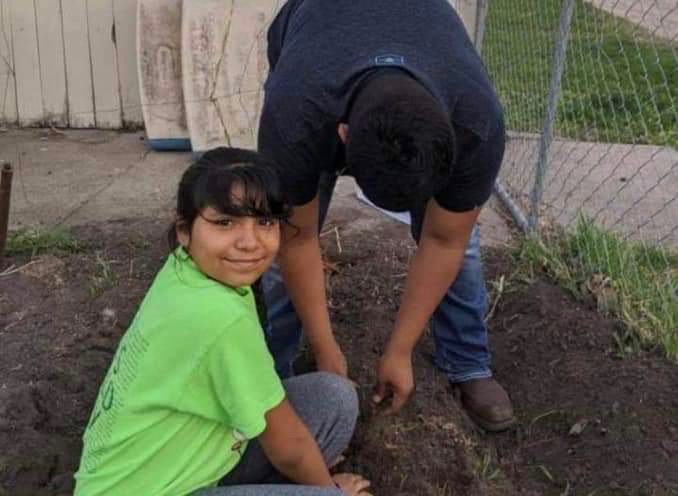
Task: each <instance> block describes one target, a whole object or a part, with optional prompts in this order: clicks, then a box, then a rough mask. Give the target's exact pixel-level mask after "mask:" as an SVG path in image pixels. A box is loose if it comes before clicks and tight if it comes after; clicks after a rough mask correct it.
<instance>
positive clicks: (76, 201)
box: [0, 129, 510, 246]
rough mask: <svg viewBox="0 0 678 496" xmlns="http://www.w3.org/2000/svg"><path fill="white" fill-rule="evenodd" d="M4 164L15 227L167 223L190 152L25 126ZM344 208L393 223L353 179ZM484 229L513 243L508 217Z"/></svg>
mask: <svg viewBox="0 0 678 496" xmlns="http://www.w3.org/2000/svg"><path fill="white" fill-rule="evenodd" d="M0 160H9V161H10V162H11V163H12V165H13V166H14V184H13V188H12V189H13V190H12V205H11V209H10V229H11V230H13V229H18V228H21V227H43V228H52V227H55V226H58V225H64V226H74V225H80V224H88V223H96V222H106V221H109V220H113V219H124V218H134V217H158V218H166V219H167V221H168V223H169V221H170V219H171V216H172V209H173V207H174V201H175V199H174V195H175V193H176V187H177V183H178V180H179V177H180V175H181V173H182V172H183V171H184V169H185V168H186V167H187V166H188V164H189V163H190V161H191V154H190V153H167V152H163V153H157V152H153V151H150V150H148V149H147V148H146V145H145V142H144V139H143V133H119V132H115V131H100V130H67V131H52V130H48V129H22V130H8V131H6V132H1V133H0ZM341 209H344V210H346V209H350V211H351V216H350V218H351V223H350V225H347V226H346V227H345V229H358V230H371V229H373V228H374V227H375V226H377V225H379V224H381V223H394V222H395V221H393V220H391V219H389V218H388V217H386V216H385V215H383V214H381V213H379V212H377V211H375V210H374V209H372V208H370V207H368V206H366V205H365V204H363V203H362V202H359V201H358V200H357V199H356V196H355V189H354V183H353V181H352V180H351V179H350V178H342V179H341V180H340V181H339V183H338V186H337V189H336V191H335V195H334V198H333V201H332V207H331V210H330V217H331V216H332V215H333V214H332V212H336V211H337V210H341ZM342 217H344V216H342ZM481 224H482V228H483V242H484V244H485V245H488V246H503V245H505V244H506V243H508V241H509V240H510V233H509V229H508V227H507V225H506V222H505V221H504V218H503V217H502V216H500V215H499V214H498V213H497V211H495V210H494V209H493V208H486V209H485V210H484V212H483V214H482V215H481ZM403 229H406V227H405V226H404V225H403Z"/></svg>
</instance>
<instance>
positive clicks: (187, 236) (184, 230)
mask: <svg viewBox="0 0 678 496" xmlns="http://www.w3.org/2000/svg"><path fill="white" fill-rule="evenodd" d="M174 229H175V231H176V233H177V241H179V244H180V245H181V246H183V248H184V249H185V250H188V245H190V244H191V230H190V227H189V225H188V223H187V222H186V221H185V220H183V219H182V218H181V217H177V218H176V219H175V221H174Z"/></svg>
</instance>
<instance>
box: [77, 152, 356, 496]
mask: <svg viewBox="0 0 678 496" xmlns="http://www.w3.org/2000/svg"><path fill="white" fill-rule="evenodd" d="M288 217H289V207H288V205H287V204H286V203H285V201H284V197H283V194H282V192H281V187H280V181H279V178H278V176H277V174H276V173H275V171H274V169H273V168H271V167H270V166H269V165H267V164H264V163H262V162H261V160H260V159H259V157H258V155H257V154H256V153H255V152H251V151H246V150H239V149H231V148H218V149H215V150H212V151H209V152H207V153H205V154H204V155H203V156H202V157H201V158H200V159H199V160H197V161H196V162H195V163H194V164H193V165H191V166H190V167H189V168H188V169H187V170H186V172H185V173H184V175H183V177H182V178H181V182H180V184H179V191H178V193H177V212H176V222H175V224H174V225H173V226H172V228H171V229H170V232H169V241H170V245H171V247H172V253H171V254H170V256H169V257H168V259H167V261H166V263H165V265H164V267H163V268H162V269H161V270H160V272H159V273H158V275H157V276H156V278H155V280H154V282H153V284H152V286H151V288H150V289H149V291H148V293H147V294H146V296H145V298H144V300H143V302H142V303H141V306H140V308H139V311H138V313H137V315H136V316H135V318H134V320H133V321H132V323H131V325H130V327H129V329H128V330H127V332H126V333H125V335H124V336H123V338H122V340H121V341H120V344H119V346H118V349H117V351H116V354H115V356H114V358H113V362H112V364H111V366H110V368H109V370H108V373H107V374H106V377H105V379H104V381H103V384H102V385H101V388H100V390H99V395H98V397H97V400H96V403H95V406H94V409H93V411H92V414H91V417H90V421H89V424H88V426H87V428H86V431H85V434H84V437H83V441H84V447H83V453H82V459H81V462H80V468H79V470H78V472H77V473H76V475H75V478H76V488H75V494H76V495H77V496H95V495H104V494H105V495H116V494H120V495H125V496H127V495H149V496H153V495H172V496H174V495H188V494H199V495H200V496H250V495H262V496H264V495H275V496H287V495H290V496H291V495H299V496H339V495H350V496H356V495H361V494H362V495H367V493H366V492H365V491H366V489H367V488H368V486H369V482H368V481H366V480H365V479H363V478H362V477H360V476H358V475H355V474H338V475H334V476H332V475H331V474H330V471H329V467H330V466H331V465H332V464H333V463H334V462H336V461H337V460H338V459H339V458H340V456H341V453H342V452H343V451H344V450H345V449H346V447H347V445H348V442H349V440H350V438H351V436H352V435H353V429H354V427H355V422H356V418H357V415H358V401H357V396H356V392H355V389H354V388H353V386H352V385H351V384H349V383H348V382H347V381H346V380H345V379H343V378H340V377H338V376H334V375H332V374H328V373H314V374H307V375H302V376H299V377H294V378H292V379H289V380H286V381H284V382H281V381H280V379H279V378H278V376H277V375H276V373H275V369H274V364H273V359H272V357H271V355H270V353H269V351H268V349H267V347H266V342H265V339H264V335H263V331H262V329H261V326H260V324H259V321H258V317H257V313H256V307H255V303H254V298H253V295H252V290H251V289H250V285H251V284H252V283H254V282H255V281H256V280H257V279H258V278H259V277H260V276H261V274H263V272H264V271H265V270H266V269H267V268H268V267H269V266H270V264H271V263H272V262H273V259H274V257H275V255H276V253H277V251H278V246H279V243H280V223H281V222H286V221H287V219H288Z"/></svg>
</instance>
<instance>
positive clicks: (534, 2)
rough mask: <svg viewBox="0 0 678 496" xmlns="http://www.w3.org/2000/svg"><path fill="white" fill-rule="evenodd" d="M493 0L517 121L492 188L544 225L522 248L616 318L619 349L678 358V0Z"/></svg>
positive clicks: (506, 92)
mask: <svg viewBox="0 0 678 496" xmlns="http://www.w3.org/2000/svg"><path fill="white" fill-rule="evenodd" d="M485 6H486V7H487V9H486V17H485V21H486V22H485V25H484V38H483V44H482V52H483V56H484V59H485V61H486V64H487V67H488V71H489V73H490V76H491V78H492V79H493V81H494V83H495V85H496V87H497V90H498V93H499V95H500V98H501V99H502V102H503V103H504V106H505V109H506V119H507V128H508V142H507V150H506V156H505V160H504V166H503V169H502V172H501V174H500V178H499V180H498V182H497V188H496V190H497V193H498V195H499V197H500V198H501V199H502V200H503V203H504V204H505V205H507V206H508V208H509V210H510V211H511V213H512V214H513V216H514V218H515V219H516V222H517V223H518V225H519V226H520V227H521V228H522V229H523V230H524V231H526V232H529V233H533V234H537V237H530V238H527V244H526V245H524V246H526V247H527V248H523V250H524V251H523V254H525V253H527V254H528V255H527V256H528V258H529V259H530V260H532V261H533V262H534V261H536V266H537V267H538V268H539V269H540V270H546V271H547V272H548V273H550V274H551V275H552V276H554V277H555V278H556V279H557V280H559V281H561V282H562V283H563V284H564V285H565V286H566V287H569V288H571V289H572V290H573V291H575V292H576V293H579V294H592V295H593V296H594V297H595V300H596V301H597V304H598V307H599V309H602V310H604V311H605V312H606V313H611V314H614V315H616V316H617V317H619V318H620V319H621V320H622V321H623V322H624V323H625V324H626V326H625V329H627V330H630V331H631V332H628V333H626V334H623V333H622V334H620V335H619V336H617V338H618V343H619V345H620V346H619V349H620V350H627V349H629V340H630V341H633V342H641V343H644V344H648V345H652V346H654V345H657V344H659V345H661V346H662V347H663V348H664V349H665V350H666V352H667V354H668V356H670V357H672V358H674V359H676V360H678V152H677V151H676V147H677V146H678V106H677V105H676V104H677V103H678V55H677V53H676V52H677V50H678V3H676V0H489V1H487V0H485ZM554 234H555V235H554ZM525 250H527V251H525ZM533 266H535V265H533ZM638 340H639V341H638ZM631 348H633V346H631Z"/></svg>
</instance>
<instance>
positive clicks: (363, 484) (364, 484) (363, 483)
mask: <svg viewBox="0 0 678 496" xmlns="http://www.w3.org/2000/svg"><path fill="white" fill-rule="evenodd" d="M371 484H372V483H371V482H370V481H368V480H367V479H363V478H362V477H361V478H360V480H359V481H357V482H356V484H355V490H356V492H357V493H359V494H360V493H361V492H362V491H363V490H365V489H367V488H368V487H370V485H371Z"/></svg>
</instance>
